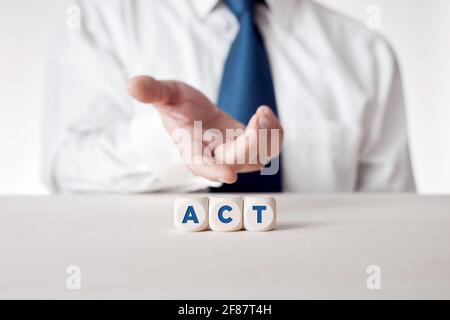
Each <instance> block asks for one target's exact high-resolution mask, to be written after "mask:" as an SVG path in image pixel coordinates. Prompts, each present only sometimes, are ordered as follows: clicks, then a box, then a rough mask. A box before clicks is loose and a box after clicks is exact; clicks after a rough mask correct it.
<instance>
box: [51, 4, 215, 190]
mask: <svg viewBox="0 0 450 320" xmlns="http://www.w3.org/2000/svg"><path fill="white" fill-rule="evenodd" d="M83 3H84V2H82V1H80V6H81V12H82V22H83V25H82V28H81V30H73V31H71V30H67V29H66V28H62V30H60V31H61V32H60V33H59V34H58V35H57V37H56V39H55V42H54V45H53V46H52V48H51V52H50V57H49V61H48V68H47V75H48V77H47V79H46V94H45V114H44V130H45V132H44V176H45V181H46V183H47V185H48V186H49V187H50V188H51V189H52V190H54V191H60V192H61V191H69V192H146V191H157V190H165V189H175V190H177V191H188V190H195V189H201V188H204V187H206V186H208V185H212V184H213V183H211V182H208V181H207V180H205V179H201V178H198V177H195V176H194V175H193V174H191V173H190V172H189V170H187V169H186V168H185V166H183V165H182V164H174V161H173V160H172V154H173V153H172V148H173V146H172V144H171V143H170V137H169V136H168V135H167V134H166V133H165V130H164V128H163V126H162V124H161V121H160V119H159V115H158V114H157V112H156V111H154V110H152V109H151V108H149V107H148V106H139V107H141V108H142V109H140V108H139V107H138V108H135V105H133V102H132V99H131V98H130V97H129V95H128V92H127V81H128V78H129V75H128V74H127V71H126V66H125V62H124V60H125V59H124V58H123V57H121V56H120V54H119V52H120V50H118V49H117V48H115V47H114V43H115V41H117V39H113V35H112V32H113V30H111V28H108V23H107V21H105V17H104V16H103V15H102V10H100V9H98V8H95V7H94V6H91V5H83ZM86 3H87V2H86ZM117 19H119V18H118V17H117ZM117 23H119V22H117ZM123 45H125V44H123Z"/></svg>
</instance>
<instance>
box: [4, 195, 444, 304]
mask: <svg viewBox="0 0 450 320" xmlns="http://www.w3.org/2000/svg"><path fill="white" fill-rule="evenodd" d="M174 197H175V195H169V194H161V195H160V194H158V195H141V196H54V197H2V198H0V298H7V299H9V298H37V299H48V298H50V299H66V298H68V299H79V298H82V299H92V298H125V299H147V298H150V299H199V298H201V299H220V298H225V299H227V298H231V299H303V298H326V299H328V298H337V299H341V298H357V299H359V298H363V299H366V298H369V299H380V298H383V299H392V298H446V299H449V298H450V196H416V195H382V194H380V195H364V194H363V195H350V194H348V195H296V194H291V195H280V196H277V201H278V228H277V230H275V231H272V232H265V233H253V232H246V231H241V232H235V233H216V232H212V231H208V232H202V233H180V232H177V231H176V230H175V229H174V228H173V226H172V225H173V224H172V205H173V199H174ZM69 265H78V266H80V268H81V290H74V291H71V290H68V288H67V287H66V280H67V278H68V277H69V275H68V274H67V273H66V269H67V267H68V266H69ZM369 265H378V266H379V267H380V268H381V285H382V287H381V290H368V289H367V286H366V279H367V277H368V276H369V275H368V274H366V268H367V267H368V266H369Z"/></svg>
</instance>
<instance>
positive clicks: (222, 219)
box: [219, 205, 233, 223]
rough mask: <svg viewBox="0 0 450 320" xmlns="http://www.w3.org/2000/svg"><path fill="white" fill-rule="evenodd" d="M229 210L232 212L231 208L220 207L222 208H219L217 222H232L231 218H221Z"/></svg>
mask: <svg viewBox="0 0 450 320" xmlns="http://www.w3.org/2000/svg"><path fill="white" fill-rule="evenodd" d="M231 210H233V208H232V207H230V206H229V205H225V206H222V207H220V208H219V220H220V222H222V223H230V222H231V221H233V218H231V217H228V218H225V217H224V216H223V213H224V211H228V212H229V211H231Z"/></svg>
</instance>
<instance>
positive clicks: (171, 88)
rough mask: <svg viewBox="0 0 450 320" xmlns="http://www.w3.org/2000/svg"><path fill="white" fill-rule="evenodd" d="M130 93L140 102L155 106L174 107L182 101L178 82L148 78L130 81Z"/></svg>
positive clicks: (140, 77)
mask: <svg viewBox="0 0 450 320" xmlns="http://www.w3.org/2000/svg"><path fill="white" fill-rule="evenodd" d="M128 92H129V94H130V95H131V96H132V97H133V98H135V99H136V100H137V101H139V102H142V103H153V104H155V105H173V104H177V103H178V101H179V99H180V86H179V83H178V82H177V81H159V80H156V79H155V78H152V77H148V76H138V77H135V78H132V79H130V81H129V82H128Z"/></svg>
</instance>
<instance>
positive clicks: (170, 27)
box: [44, 0, 414, 192]
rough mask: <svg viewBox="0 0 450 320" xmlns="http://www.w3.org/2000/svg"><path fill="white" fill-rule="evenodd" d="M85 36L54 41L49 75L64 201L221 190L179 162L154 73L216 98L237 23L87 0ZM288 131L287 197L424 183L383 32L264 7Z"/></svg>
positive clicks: (294, 7) (312, 13)
mask: <svg viewBox="0 0 450 320" xmlns="http://www.w3.org/2000/svg"><path fill="white" fill-rule="evenodd" d="M78 5H79V6H80V8H81V21H82V27H81V29H80V30H69V29H64V30H62V31H61V33H60V34H59V35H58V36H57V38H56V41H55V43H54V46H53V47H52V49H51V55H50V59H49V66H48V81H47V89H48V90H47V99H46V102H45V109H46V112H45V127H46V132H45V136H44V138H45V161H44V162H45V177H46V181H47V183H48V185H49V186H50V187H51V188H52V189H53V190H55V191H71V192H153V191H163V190H164V191H168V190H170V191H193V190H199V189H203V188H206V187H208V186H212V185H217V184H216V183H213V182H210V181H207V180H205V179H202V178H199V177H195V176H194V175H193V174H191V173H190V172H189V171H188V170H187V169H186V168H185V166H184V165H183V164H180V163H178V164H176V163H175V162H174V161H173V159H172V155H173V150H174V146H173V143H172V141H171V138H170V136H169V134H168V133H166V131H165V130H164V128H163V126H162V124H161V121H160V118H159V116H158V114H157V112H156V110H155V109H154V108H153V107H152V106H151V105H144V104H140V103H137V102H136V101H134V100H133V99H131V98H130V97H129V95H128V93H127V81H128V79H129V78H131V77H133V76H136V75H140V74H144V75H151V76H154V77H156V78H159V79H176V80H181V81H184V82H186V83H188V84H190V85H192V86H194V87H196V88H198V89H200V90H201V91H202V92H203V93H205V94H206V96H208V97H209V98H210V99H211V100H212V101H217V97H218V91H219V85H220V80H221V76H222V71H223V66H224V62H225V60H226V58H227V55H228V50H229V48H230V46H231V44H232V42H233V40H234V38H235V36H236V34H237V32H238V29H239V23H238V21H237V20H236V18H235V16H234V15H233V14H232V13H231V12H230V11H229V10H228V8H227V7H226V6H225V5H224V4H222V3H221V2H220V1H218V0H164V1H161V0H153V1H151V0H134V1H132V0H110V1H101V0H85V1H79V3H78ZM257 24H258V26H259V29H260V31H261V33H262V35H263V38H264V40H265V45H266V48H267V51H268V55H269V58H270V61H271V67H272V74H273V81H274V86H275V92H276V97H277V106H278V113H279V118H280V120H281V123H282V125H283V127H284V129H285V144H284V149H283V157H282V159H283V163H282V166H283V173H284V178H283V184H284V191H287V192H351V191H410V190H414V179H413V175H412V170H411V163H410V157H409V151H408V138H407V128H406V120H405V108H404V101H403V94H402V84H401V78H400V73H399V68H398V64H397V61H396V58H395V55H394V53H393V51H392V49H391V48H390V46H389V45H388V44H387V43H386V41H385V40H384V39H383V38H382V37H381V36H380V35H379V34H377V33H374V32H372V31H369V30H367V29H366V28H365V27H363V26H362V25H360V24H359V23H357V22H355V21H353V20H351V19H349V18H346V17H344V16H341V15H340V14H337V13H335V12H333V11H331V10H330V9H327V8H325V7H323V6H322V5H319V4H317V3H315V2H312V1H310V0H272V1H267V6H265V5H260V6H259V7H258V10H257Z"/></svg>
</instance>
